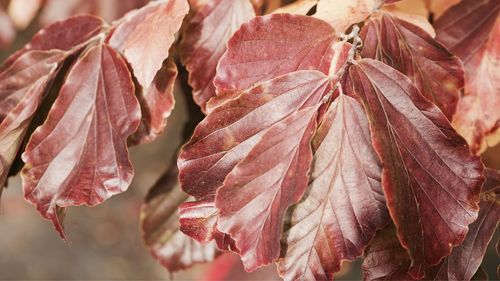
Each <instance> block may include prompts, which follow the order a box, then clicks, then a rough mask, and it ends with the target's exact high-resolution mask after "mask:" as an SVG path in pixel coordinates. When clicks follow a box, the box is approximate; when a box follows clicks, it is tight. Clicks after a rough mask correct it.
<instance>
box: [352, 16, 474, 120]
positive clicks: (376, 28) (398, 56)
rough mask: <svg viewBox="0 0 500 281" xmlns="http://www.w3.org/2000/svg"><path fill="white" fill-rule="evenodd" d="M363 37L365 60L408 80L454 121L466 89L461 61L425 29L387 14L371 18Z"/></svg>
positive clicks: (364, 29)
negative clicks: (392, 69)
mask: <svg viewBox="0 0 500 281" xmlns="http://www.w3.org/2000/svg"><path fill="white" fill-rule="evenodd" d="M360 36H361V38H362V39H363V42H364V44H363V50H362V52H361V55H362V56H363V57H366V58H373V59H377V60H380V61H382V62H384V63H386V64H387V65H390V66H392V67H394V68H395V69H397V70H399V71H400V72H402V73H403V74H405V75H406V76H408V77H409V78H410V79H411V80H412V81H413V83H414V84H415V86H416V87H417V88H418V89H419V90H420V92H421V93H422V94H423V95H424V96H425V97H426V98H427V99H429V100H430V101H433V102H434V103H435V104H436V105H437V106H438V107H439V108H440V109H441V110H442V111H443V113H444V114H445V115H446V117H447V118H448V119H449V120H451V118H452V116H453V114H454V113H455V109H456V105H457V102H458V96H459V93H460V89H461V88H463V86H464V71H463V68H462V63H461V62H460V60H459V58H457V57H456V56H454V55H452V54H451V53H449V52H448V51H447V50H446V49H445V48H444V47H443V46H441V45H440V44H439V43H438V42H436V41H435V40H434V39H433V38H432V37H431V36H430V35H429V34H427V33H426V32H424V31H423V30H422V29H420V28H418V27H417V26H415V25H413V24H411V23H408V22H405V21H402V20H399V19H397V18H394V17H393V16H391V15H389V14H386V13H383V14H380V15H379V16H377V17H372V18H371V19H370V21H368V23H367V25H366V26H365V27H364V28H363V30H362V32H361V35H360Z"/></svg>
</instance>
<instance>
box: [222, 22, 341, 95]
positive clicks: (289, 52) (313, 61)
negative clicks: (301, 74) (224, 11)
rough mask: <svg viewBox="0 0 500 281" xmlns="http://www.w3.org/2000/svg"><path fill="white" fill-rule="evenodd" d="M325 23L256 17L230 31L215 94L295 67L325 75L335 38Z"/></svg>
mask: <svg viewBox="0 0 500 281" xmlns="http://www.w3.org/2000/svg"><path fill="white" fill-rule="evenodd" d="M336 38H337V37H336V35H335V31H334V30H333V28H332V27H331V26H329V25H328V24H327V23H325V22H323V21H321V20H318V19H314V18H311V17H307V16H301V15H290V14H273V15H268V16H263V17H257V18H255V19H253V20H251V21H250V22H248V23H245V24H243V25H242V26H241V28H240V29H239V30H238V31H237V32H236V33H234V35H233V37H231V39H230V40H229V42H228V50H227V52H226V53H225V54H224V56H222V58H221V60H220V62H219V66H218V68H217V76H216V77H215V80H214V83H215V86H216V87H217V91H218V92H219V93H226V92H234V91H236V92H238V91H241V90H244V89H248V88H249V87H251V86H252V85H255V84H257V83H259V82H262V81H266V80H269V79H272V78H275V77H278V76H280V75H283V74H287V73H290V72H293V71H296V70H306V69H316V70H319V71H322V72H323V73H325V74H328V71H329V68H330V63H331V59H332V56H333V52H332V50H331V49H330V47H331V45H332V44H333V42H334V41H335V39H336Z"/></svg>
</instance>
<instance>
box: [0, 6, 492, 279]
mask: <svg viewBox="0 0 500 281" xmlns="http://www.w3.org/2000/svg"><path fill="white" fill-rule="evenodd" d="M56 2H57V1H56ZM90 2H92V3H94V2H93V1H90ZM140 2H141V1H135V2H134V4H133V5H132V4H131V5H132V6H133V7H136V6H137V7H139V6H141V5H142V4H143V3H142V4H141V3H140ZM285 2H287V3H285ZM96 3H99V1H96V2H95V3H94V4H93V5H97V4H96ZM40 5H42V4H40ZM75 7H76V6H75ZM92 7H93V6H92ZM84 12H93V10H88V11H87V10H86V11H84ZM3 13H4V12H3V11H2V10H0V22H1V21H2V17H4V16H5V15H4V14H3ZM72 13H73V12H72ZM72 13H70V14H72ZM499 13H500V2H499V1H497V0H462V1H452V0H403V1H397V0H396V1H394V0H393V1H390V0H385V1H383V0H349V1H347V0H297V1H274V0H190V1H187V0H161V1H152V2H150V3H148V4H146V5H144V6H142V7H141V8H139V9H136V10H132V11H130V12H128V13H126V14H125V15H124V16H123V17H121V18H119V19H116V20H114V21H112V22H105V20H103V19H102V18H100V17H98V16H93V15H88V14H85V15H83V14H80V15H76V16H73V17H69V18H67V19H64V20H61V21H57V22H55V23H53V24H51V25H49V26H47V27H45V28H43V29H42V30H40V31H39V32H38V33H37V34H36V35H35V36H34V37H33V38H32V40H31V42H30V43H28V44H27V45H26V46H24V47H23V48H22V49H20V50H19V51H17V52H15V53H14V54H12V55H11V56H10V57H9V58H7V60H6V61H5V62H4V63H3V65H2V66H1V67H0V122H1V123H0V160H1V161H0V181H1V182H0V184H1V187H0V188H3V187H4V186H5V184H6V182H7V178H8V177H9V176H12V175H15V174H17V173H18V172H20V173H21V176H22V180H23V190H24V197H25V199H26V200H27V201H28V202H30V203H31V204H33V205H34V206H35V207H36V209H37V210H38V211H39V212H40V214H41V215H42V216H43V217H44V218H46V219H48V220H50V221H51V222H52V223H53V224H54V227H55V229H56V230H57V231H58V232H59V234H60V235H61V237H63V238H64V239H66V237H65V233H64V227H63V221H64V216H65V208H67V207H70V206H79V205H88V206H95V205H97V204H100V203H102V202H103V201H105V200H106V199H108V198H109V197H111V196H113V195H115V194H117V193H121V192H124V191H126V190H127V188H128V186H129V185H130V183H131V180H132V178H133V176H134V169H133V167H132V164H131V163H130V160H129V156H128V147H129V146H132V145H140V144H144V143H148V142H152V141H154V140H155V139H156V138H157V137H158V136H159V135H160V134H161V133H162V132H163V130H164V128H165V126H166V125H167V119H168V117H169V115H170V113H171V112H172V110H173V108H174V104H175V101H174V96H173V92H174V84H175V83H176V81H179V82H180V83H181V82H183V81H181V80H182V79H179V78H178V77H177V76H178V68H180V69H181V71H187V73H188V74H187V75H188V77H187V79H186V80H187V81H184V82H186V83H188V85H189V86H190V89H191V93H192V99H193V100H194V102H195V103H196V104H197V105H198V106H199V110H200V111H201V112H203V113H204V114H205V117H204V119H203V120H202V121H201V122H199V124H197V126H196V128H195V129H194V131H193V132H192V134H191V136H190V137H189V138H188V139H186V144H185V145H184V146H183V147H182V148H180V151H179V155H178V158H177V159H174V161H173V164H172V167H171V168H170V169H169V171H167V172H166V173H165V175H164V176H163V177H162V178H161V179H159V180H158V182H157V184H156V185H155V186H154V187H153V188H152V189H151V191H150V193H149V195H148V196H147V198H146V200H145V203H144V204H143V208H142V213H141V220H142V231H143V236H144V240H145V243H146V244H147V245H148V247H149V248H150V250H151V253H152V255H153V256H154V257H155V258H156V259H158V260H159V261H160V262H161V264H163V265H164V266H165V267H166V268H167V269H168V270H170V271H176V270H180V269H185V268H188V267H190V266H192V265H193V264H195V263H201V262H210V261H212V260H214V259H215V258H216V257H217V256H219V255H221V254H222V253H223V252H226V251H231V252H234V253H236V254H238V255H239V256H240V258H241V262H242V264H243V266H244V268H245V270H247V271H253V270H256V269H258V268H260V267H262V266H265V265H269V264H272V263H276V265H277V266H276V268H277V271H278V273H279V275H280V276H281V277H282V278H283V279H285V280H332V279H333V278H334V274H335V273H336V272H338V271H339V270H340V268H341V265H342V262H343V261H352V260H355V259H357V258H360V257H362V258H363V259H364V260H363V265H362V270H363V273H364V277H365V279H366V280H420V279H425V280H471V279H473V278H476V277H478V276H480V275H481V272H482V271H481V269H480V265H481V262H482V260H483V256H484V255H485V252H486V248H487V246H488V244H489V242H490V240H491V239H492V236H493V234H494V232H495V229H496V227H497V224H498V221H499V219H500V201H499V199H498V193H499V192H500V189H499V188H500V172H499V171H495V170H494V169H491V168H485V167H484V165H483V163H482V161H481V158H480V154H481V153H482V152H484V151H485V150H486V149H487V148H488V147H492V146H495V145H496V144H497V143H498V142H499V141H500V96H499V95H500V77H499V75H500V46H499V39H498V38H500V19H499ZM94 14H96V13H95V12H94ZM97 14H98V13H97ZM117 14H118V15H120V16H121V14H123V12H122V11H121V10H117V11H115V13H113V14H112V15H115V16H110V18H112V19H115V18H118V17H119V16H116V15H117ZM101 16H103V15H101ZM5 26H6V25H5ZM1 29H2V30H1V31H0V43H2V42H4V41H7V40H4V38H7V37H5V35H3V33H2V32H6V31H5V30H4V26H2V28H1ZM2 36H4V37H2ZM2 40H4V41H2ZM166 161H168V160H166ZM492 168H494V167H492ZM0 191H1V189H0ZM479 278H482V277H479Z"/></svg>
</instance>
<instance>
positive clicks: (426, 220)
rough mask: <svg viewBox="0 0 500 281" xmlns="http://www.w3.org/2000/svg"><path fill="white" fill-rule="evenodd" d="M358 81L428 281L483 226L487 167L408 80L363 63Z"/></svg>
mask: <svg viewBox="0 0 500 281" xmlns="http://www.w3.org/2000/svg"><path fill="white" fill-rule="evenodd" d="M350 76H351V79H352V81H353V83H354V88H355V92H356V95H358V96H359V97H360V98H361V100H362V103H363V106H364V108H365V111H366V113H367V114H368V120H370V128H371V131H372V141H373V144H374V147H375V150H376V151H377V154H378V155H379V156H380V158H381V160H382V164H383V173H382V186H383V189H384V192H385V195H386V200H387V205H388V207H389V211H390V214H391V217H392V218H393V220H394V222H395V224H396V226H397V230H398V236H399V237H400V239H401V242H402V245H403V246H404V247H405V248H407V249H408V251H409V253H410V256H411V258H412V265H411V274H412V275H413V276H415V277H422V276H423V274H424V268H425V267H426V266H428V265H436V264H438V263H439V262H440V261H441V259H442V258H444V257H445V256H447V255H448V254H449V253H450V252H451V248H452V247H453V246H456V245H459V244H460V243H461V242H462V241H463V239H464V238H465V235H466V233H467V230H468V229H467V225H468V224H470V223H472V222H473V221H474V220H475V219H476V218H477V211H478V206H477V203H478V200H479V191H480V188H481V185H482V182H483V177H482V170H483V166H482V164H481V162H480V161H479V158H477V157H474V156H472V155H471V154H470V152H469V148H468V146H467V144H466V143H465V141H464V140H463V139H462V138H461V137H460V136H459V135H458V134H457V133H456V132H455V131H454V130H453V129H452V128H451V125H450V124H449V122H448V121H447V119H446V117H445V116H444V115H443V113H442V112H441V111H440V110H439V109H438V108H437V107H436V106H435V105H434V104H432V103H430V102H428V101H427V100H426V99H425V98H423V96H422V95H421V94H420V92H419V91H418V89H417V88H416V87H415V86H414V85H413V83H412V82H411V80H409V79H408V78H407V77H406V76H404V75H403V74H402V73H400V72H398V71H397V70H395V69H393V68H391V67H389V66H387V65H385V64H383V63H381V62H378V61H375V60H371V59H363V60H360V61H358V63H357V64H356V65H354V66H352V67H350ZM423 151H425V153H422V152H423Z"/></svg>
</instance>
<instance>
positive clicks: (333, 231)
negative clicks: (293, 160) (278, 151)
mask: <svg viewBox="0 0 500 281" xmlns="http://www.w3.org/2000/svg"><path fill="white" fill-rule="evenodd" d="M313 148H314V150H315V153H314V159H313V169H312V172H311V179H310V181H309V187H308V192H307V193H306V195H304V198H303V199H302V201H301V202H300V203H299V204H297V205H296V206H294V208H293V209H292V212H291V221H290V225H291V226H290V229H289V230H288V231H287V232H285V233H284V235H283V237H286V240H285V241H284V243H285V245H286V253H285V254H284V257H283V258H282V259H280V262H279V269H280V272H281V275H282V276H283V277H284V279H285V280H332V279H333V274H334V273H335V272H337V271H339V270H340V265H341V262H342V261H343V260H354V259H356V258H357V257H358V256H360V255H361V254H362V253H363V249H364V247H365V246H366V245H367V244H368V242H369V241H370V240H371V239H372V237H373V236H374V234H375V231H376V230H377V229H378V228H382V227H383V226H384V225H385V224H387V222H388V219H389V215H388V212H387V209H386V207H385V199H384V195H383V192H382V187H381V184H380V175H381V172H382V167H381V165H380V162H379V160H378V158H377V155H376V154H375V152H374V151H373V148H372V146H371V141H370V132H369V129H368V120H367V119H366V116H365V113H364V111H363V107H362V106H361V105H360V104H359V102H358V101H356V100H355V99H354V98H352V97H349V96H346V95H344V94H341V95H340V96H339V97H338V98H337V99H336V100H335V101H334V102H333V103H332V104H331V105H330V108H329V109H328V112H327V113H326V114H325V116H324V117H323V122H322V123H321V126H320V127H319V129H318V132H317V133H316V136H315V137H314V142H313Z"/></svg>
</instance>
